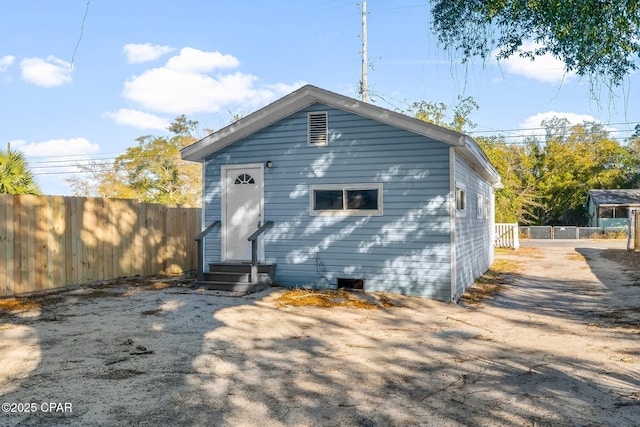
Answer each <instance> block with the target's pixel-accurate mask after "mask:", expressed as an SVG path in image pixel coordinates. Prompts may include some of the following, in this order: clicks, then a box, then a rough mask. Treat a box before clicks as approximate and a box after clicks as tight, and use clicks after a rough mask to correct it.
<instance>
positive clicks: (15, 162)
mask: <svg viewBox="0 0 640 427" xmlns="http://www.w3.org/2000/svg"><path fill="white" fill-rule="evenodd" d="M0 193H9V194H42V193H41V192H40V188H38V184H37V183H36V181H35V178H34V177H33V173H31V171H30V170H29V168H28V166H27V161H26V160H25V158H24V154H22V152H20V151H15V150H14V151H11V150H10V149H7V150H2V149H0Z"/></svg>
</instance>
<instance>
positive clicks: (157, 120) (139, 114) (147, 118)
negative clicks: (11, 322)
mask: <svg viewBox="0 0 640 427" xmlns="http://www.w3.org/2000/svg"><path fill="white" fill-rule="evenodd" d="M105 116H107V117H110V118H112V119H113V120H114V121H115V122H116V123H118V124H120V125H127V126H133V127H136V128H139V129H157V130H166V129H167V127H169V125H170V124H171V123H170V122H169V120H167V119H164V118H162V117H159V116H156V115H155V114H150V113H145V112H144V111H139V110H131V109H128V108H121V109H119V110H118V111H116V112H113V113H105Z"/></svg>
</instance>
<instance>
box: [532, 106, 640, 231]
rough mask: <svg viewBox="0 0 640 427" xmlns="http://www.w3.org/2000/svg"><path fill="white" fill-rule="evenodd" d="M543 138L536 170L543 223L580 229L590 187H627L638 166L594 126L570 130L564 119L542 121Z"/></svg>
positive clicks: (584, 220) (626, 151)
mask: <svg viewBox="0 0 640 427" xmlns="http://www.w3.org/2000/svg"><path fill="white" fill-rule="evenodd" d="M543 125H544V127H545V128H546V138H545V143H544V148H543V153H542V154H543V155H542V157H541V158H540V160H539V163H538V166H537V174H538V190H539V193H540V194H541V195H542V198H543V199H542V203H543V204H544V205H545V207H546V209H545V211H544V213H543V214H542V215H540V220H541V221H542V222H543V223H548V224H576V225H584V224H586V223H587V221H588V216H587V211H586V209H585V207H584V202H585V198H586V194H587V192H588V190H589V189H592V188H630V187H633V186H634V185H635V184H636V182H637V179H638V176H637V171H638V166H640V162H639V159H638V157H637V156H635V155H633V153H632V152H631V151H630V150H629V148H628V147H624V146H622V145H620V144H619V143H618V142H617V141H616V140H614V139H611V138H609V136H608V134H607V131H606V129H604V127H603V126H602V125H601V124H599V123H589V122H584V123H582V124H579V125H570V124H569V122H568V121H567V120H566V119H558V118H556V119H552V120H548V121H545V122H543Z"/></svg>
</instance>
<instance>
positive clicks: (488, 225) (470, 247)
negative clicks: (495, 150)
mask: <svg viewBox="0 0 640 427" xmlns="http://www.w3.org/2000/svg"><path fill="white" fill-rule="evenodd" d="M455 181H456V183H462V184H463V185H464V186H465V193H466V199H467V205H466V209H465V211H466V212H465V215H464V216H456V218H455V224H456V225H455V227H456V230H455V235H456V237H455V258H456V266H455V269H456V290H455V295H452V299H454V300H455V301H457V300H459V299H460V297H461V296H462V294H463V293H464V291H465V289H467V288H468V287H470V286H471V285H473V283H474V280H475V279H476V278H478V277H480V276H481V275H482V274H483V273H484V272H486V271H487V270H488V269H489V267H490V265H491V262H492V259H493V242H492V241H491V236H492V227H493V220H492V218H493V216H492V215H493V209H489V210H488V215H487V217H486V218H482V219H478V210H477V203H476V200H477V196H478V195H482V196H483V197H484V199H485V201H486V203H491V202H492V200H493V198H492V188H491V185H490V184H489V183H488V182H487V181H485V180H484V179H482V178H481V177H480V176H479V175H478V174H477V173H476V172H475V171H474V170H473V169H472V168H471V167H470V166H469V164H468V163H467V162H466V161H465V160H464V158H463V157H462V156H461V155H459V154H456V156H455Z"/></svg>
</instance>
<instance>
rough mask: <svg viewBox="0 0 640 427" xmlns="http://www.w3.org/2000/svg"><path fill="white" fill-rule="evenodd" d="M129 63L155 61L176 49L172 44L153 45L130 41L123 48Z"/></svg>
mask: <svg viewBox="0 0 640 427" xmlns="http://www.w3.org/2000/svg"><path fill="white" fill-rule="evenodd" d="M122 50H123V51H124V53H125V55H127V61H128V62H129V64H142V63H143V62H149V61H153V60H155V59H158V58H160V57H161V56H163V55H166V54H167V53H169V52H172V51H174V50H175V48H173V47H171V46H160V45H157V44H156V45H152V44H151V43H144V44H136V43H129V44H126V45H124V47H123V48H122Z"/></svg>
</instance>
